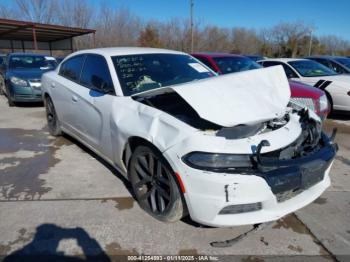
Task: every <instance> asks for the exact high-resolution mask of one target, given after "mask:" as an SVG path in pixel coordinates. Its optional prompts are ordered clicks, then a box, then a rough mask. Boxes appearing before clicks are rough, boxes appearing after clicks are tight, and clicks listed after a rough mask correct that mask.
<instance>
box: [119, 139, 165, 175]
mask: <svg viewBox="0 0 350 262" xmlns="http://www.w3.org/2000/svg"><path fill="white" fill-rule="evenodd" d="M140 145H146V146H149V147H152V148H153V149H155V150H156V151H158V152H159V153H161V151H160V150H159V149H158V148H157V147H156V146H155V145H154V144H153V143H152V142H151V141H149V140H147V139H145V138H143V137H140V136H131V137H129V138H128V140H127V141H126V143H125V145H124V149H123V154H122V161H123V164H124V166H125V168H126V170H129V162H130V159H131V155H132V153H133V152H134V151H135V149H136V147H138V146H140Z"/></svg>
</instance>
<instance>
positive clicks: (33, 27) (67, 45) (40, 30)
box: [0, 19, 96, 54]
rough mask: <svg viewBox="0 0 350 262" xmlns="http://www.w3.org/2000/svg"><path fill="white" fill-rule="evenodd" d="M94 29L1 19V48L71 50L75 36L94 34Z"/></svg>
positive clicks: (12, 49)
mask: <svg viewBox="0 0 350 262" xmlns="http://www.w3.org/2000/svg"><path fill="white" fill-rule="evenodd" d="M95 32H96V30H93V29H84V28H76V27H66V26H61V25H52V24H41V23H34V22H26V21H17V20H9V19H0V49H9V50H11V51H12V52H14V50H18V49H19V50H22V51H23V52H25V51H26V50H36V51H37V50H49V51H50V54H51V53H52V51H53V50H70V51H73V37H76V36H81V35H87V34H93V39H92V41H93V44H92V45H93V46H94V45H95Z"/></svg>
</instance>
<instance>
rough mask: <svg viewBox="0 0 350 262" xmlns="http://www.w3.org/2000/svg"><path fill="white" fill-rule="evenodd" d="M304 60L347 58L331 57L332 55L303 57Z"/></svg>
mask: <svg viewBox="0 0 350 262" xmlns="http://www.w3.org/2000/svg"><path fill="white" fill-rule="evenodd" d="M305 58H306V59H308V58H325V59H336V58H348V57H346V56H333V55H313V56H308V57H305Z"/></svg>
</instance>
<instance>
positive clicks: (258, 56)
mask: <svg viewBox="0 0 350 262" xmlns="http://www.w3.org/2000/svg"><path fill="white" fill-rule="evenodd" d="M245 57H248V58H250V59H251V60H253V61H255V62H256V61H259V60H264V59H266V57H264V56H261V55H245Z"/></svg>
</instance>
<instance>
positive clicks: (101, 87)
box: [91, 75, 112, 94]
mask: <svg viewBox="0 0 350 262" xmlns="http://www.w3.org/2000/svg"><path fill="white" fill-rule="evenodd" d="M91 83H92V89H94V90H95V91H97V92H100V93H103V94H110V93H111V92H112V90H111V89H110V87H109V86H108V84H107V83H106V82H105V81H104V80H103V79H102V78H101V77H98V76H96V75H93V76H92V77H91Z"/></svg>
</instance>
